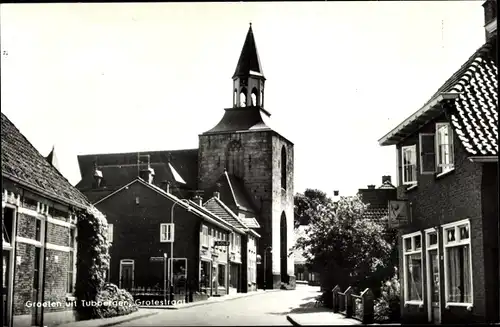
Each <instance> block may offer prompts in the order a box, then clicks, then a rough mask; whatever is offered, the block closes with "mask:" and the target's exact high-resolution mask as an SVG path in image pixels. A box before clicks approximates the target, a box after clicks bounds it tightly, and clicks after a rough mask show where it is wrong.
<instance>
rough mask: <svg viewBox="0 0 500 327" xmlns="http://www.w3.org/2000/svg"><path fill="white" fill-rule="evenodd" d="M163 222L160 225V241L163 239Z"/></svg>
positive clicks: (164, 227)
mask: <svg viewBox="0 0 500 327" xmlns="http://www.w3.org/2000/svg"><path fill="white" fill-rule="evenodd" d="M166 227H167V226H166V225H165V224H161V225H160V241H165V229H166Z"/></svg>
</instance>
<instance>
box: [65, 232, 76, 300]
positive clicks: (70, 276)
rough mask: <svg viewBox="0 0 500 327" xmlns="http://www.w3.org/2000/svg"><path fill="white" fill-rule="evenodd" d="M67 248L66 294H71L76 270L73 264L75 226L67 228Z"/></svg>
mask: <svg viewBox="0 0 500 327" xmlns="http://www.w3.org/2000/svg"><path fill="white" fill-rule="evenodd" d="M68 244H69V248H70V251H69V252H68V266H67V270H66V272H67V273H66V275H67V278H66V293H67V294H73V292H74V285H75V276H76V274H75V270H76V265H75V253H76V251H75V248H76V228H70V230H69V242H68Z"/></svg>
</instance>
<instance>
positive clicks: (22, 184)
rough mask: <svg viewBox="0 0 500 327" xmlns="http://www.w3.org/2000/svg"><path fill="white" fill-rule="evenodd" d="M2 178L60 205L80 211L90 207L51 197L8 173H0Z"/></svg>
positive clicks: (54, 196)
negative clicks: (69, 206)
mask: <svg viewBox="0 0 500 327" xmlns="http://www.w3.org/2000/svg"><path fill="white" fill-rule="evenodd" d="M2 177H5V178H7V179H10V180H11V181H13V182H14V183H17V184H19V185H21V186H24V187H26V188H28V189H29V190H30V191H31V192H33V193H38V195H40V196H42V197H45V198H48V199H51V200H53V201H56V202H59V203H60V204H64V205H72V206H74V207H77V208H79V209H82V210H85V209H87V208H89V207H90V204H89V205H87V206H84V205H82V204H80V203H77V202H74V201H72V200H68V199H64V198H62V197H59V196H56V195H52V194H50V193H48V192H46V191H44V190H42V189H41V188H39V187H37V186H35V185H32V184H31V183H28V182H25V181H22V180H20V179H19V178H17V177H14V176H12V175H11V174H9V173H5V172H2ZM72 187H73V186H72ZM82 197H84V198H85V195H83V194H82Z"/></svg>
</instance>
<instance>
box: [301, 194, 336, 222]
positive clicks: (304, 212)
mask: <svg viewBox="0 0 500 327" xmlns="http://www.w3.org/2000/svg"><path fill="white" fill-rule="evenodd" d="M329 201H331V199H330V198H328V196H327V194H326V193H325V192H323V191H321V190H318V189H310V188H308V189H306V190H305V192H304V194H301V193H297V194H296V195H295V197H294V206H295V212H294V227H295V228H297V227H298V226H300V225H308V224H309V221H310V219H311V217H310V216H309V214H310V212H311V211H310V210H309V209H311V208H312V207H313V206H314V205H315V204H317V203H327V202H329Z"/></svg>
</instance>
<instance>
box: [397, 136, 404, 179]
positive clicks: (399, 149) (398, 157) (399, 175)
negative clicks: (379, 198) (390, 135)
mask: <svg viewBox="0 0 500 327" xmlns="http://www.w3.org/2000/svg"><path fill="white" fill-rule="evenodd" d="M402 176H403V170H402V164H401V148H400V147H397V146H396V186H398V185H403V179H402Z"/></svg>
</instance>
